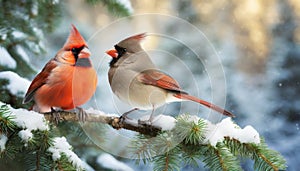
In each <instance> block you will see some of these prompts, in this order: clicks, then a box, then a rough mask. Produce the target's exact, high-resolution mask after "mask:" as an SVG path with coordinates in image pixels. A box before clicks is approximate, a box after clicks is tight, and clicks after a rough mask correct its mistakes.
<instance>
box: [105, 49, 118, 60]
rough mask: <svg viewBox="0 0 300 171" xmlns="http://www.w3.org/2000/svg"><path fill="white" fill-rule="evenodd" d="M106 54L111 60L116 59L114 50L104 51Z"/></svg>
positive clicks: (116, 53)
mask: <svg viewBox="0 0 300 171" xmlns="http://www.w3.org/2000/svg"><path fill="white" fill-rule="evenodd" d="M106 53H107V54H108V55H109V56H111V57H113V58H116V57H118V51H116V50H115V49H111V50H108V51H106Z"/></svg>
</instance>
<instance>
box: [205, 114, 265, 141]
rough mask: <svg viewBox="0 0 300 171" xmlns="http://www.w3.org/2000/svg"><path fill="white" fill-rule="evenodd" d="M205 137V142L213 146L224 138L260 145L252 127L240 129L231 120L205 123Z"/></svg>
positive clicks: (256, 133) (257, 135)
mask: <svg viewBox="0 0 300 171" xmlns="http://www.w3.org/2000/svg"><path fill="white" fill-rule="evenodd" d="M205 137H206V141H207V142H209V143H210V144H211V145H213V146H216V145H217V143H218V142H221V141H223V140H224V137H230V138H234V139H237V140H239V141H240V142H241V143H255V144H258V143H260V137H259V134H258V132H257V131H256V130H255V129H254V128H253V127H252V126H246V127H245V128H244V129H242V128H240V127H239V126H238V125H236V124H235V123H234V122H233V121H232V120H231V118H225V119H223V120H222V121H221V122H220V123H217V124H212V123H210V122H209V121H207V133H206V135H205Z"/></svg>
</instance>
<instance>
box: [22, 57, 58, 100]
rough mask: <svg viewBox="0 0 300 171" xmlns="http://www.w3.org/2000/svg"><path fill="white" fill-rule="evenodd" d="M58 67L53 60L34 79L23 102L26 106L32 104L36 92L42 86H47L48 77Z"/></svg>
mask: <svg viewBox="0 0 300 171" xmlns="http://www.w3.org/2000/svg"><path fill="white" fill-rule="evenodd" d="M56 66H57V64H56V62H55V61H54V60H53V59H52V60H50V61H49V62H48V63H47V64H46V65H45V67H44V68H43V70H42V71H41V72H40V73H39V74H38V75H37V76H36V77H35V78H34V80H33V81H32V82H31V84H30V86H29V88H28V90H27V93H26V95H25V97H24V100H23V103H24V104H25V103H28V102H30V101H31V100H32V98H33V95H34V93H35V91H36V90H37V89H38V88H40V87H41V86H42V85H44V84H46V82H47V78H48V76H49V75H50V73H51V71H52V70H53V68H55V67H56Z"/></svg>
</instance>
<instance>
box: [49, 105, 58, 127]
mask: <svg viewBox="0 0 300 171" xmlns="http://www.w3.org/2000/svg"><path fill="white" fill-rule="evenodd" d="M51 115H52V117H53V120H54V123H55V124H56V125H57V124H58V122H59V120H60V114H59V113H58V112H57V111H56V110H55V109H54V108H53V107H51Z"/></svg>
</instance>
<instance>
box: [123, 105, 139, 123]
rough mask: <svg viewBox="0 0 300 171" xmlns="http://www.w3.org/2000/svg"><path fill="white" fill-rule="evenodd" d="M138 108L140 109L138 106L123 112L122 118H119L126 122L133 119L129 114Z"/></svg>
mask: <svg viewBox="0 0 300 171" xmlns="http://www.w3.org/2000/svg"><path fill="white" fill-rule="evenodd" d="M136 110H139V109H138V108H133V109H131V110H130V111H128V112H125V113H123V114H122V115H121V116H120V118H119V119H120V122H124V121H125V120H126V119H129V120H131V118H129V117H128V116H127V115H128V114H130V113H131V112H133V111H136Z"/></svg>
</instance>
